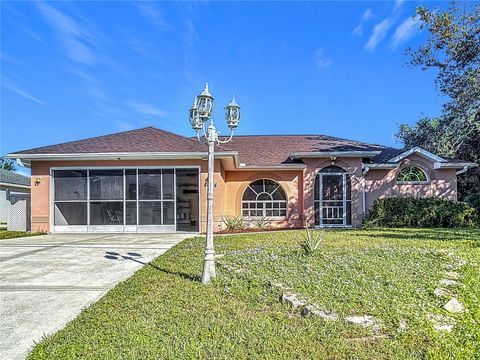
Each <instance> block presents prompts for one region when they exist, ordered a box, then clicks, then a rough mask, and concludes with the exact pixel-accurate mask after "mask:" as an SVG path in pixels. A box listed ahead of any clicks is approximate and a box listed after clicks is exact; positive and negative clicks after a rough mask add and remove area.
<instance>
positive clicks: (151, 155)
mask: <svg viewBox="0 0 480 360" xmlns="http://www.w3.org/2000/svg"><path fill="white" fill-rule="evenodd" d="M207 156H208V153H207V152H135V153H134V152H122V153H120V152H118V153H65V154H21V153H13V154H7V156H6V157H7V158H10V159H20V160H21V162H22V163H23V164H26V165H30V164H31V162H32V161H60V160H73V161H81V160H161V159H164V160H166V159H175V160H177V159H206V158H207ZM215 157H216V158H217V159H222V158H228V157H233V158H234V161H235V163H236V164H237V163H238V159H237V158H238V152H236V151H228V152H226V151H223V152H216V153H215Z"/></svg>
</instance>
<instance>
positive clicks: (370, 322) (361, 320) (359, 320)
mask: <svg viewBox="0 0 480 360" xmlns="http://www.w3.org/2000/svg"><path fill="white" fill-rule="evenodd" d="M345 321H346V322H349V323H352V324H356V325H360V326H362V327H365V328H366V327H370V326H375V325H377V326H378V322H377V320H376V319H375V318H374V317H373V316H370V315H364V316H347V317H346V318H345Z"/></svg>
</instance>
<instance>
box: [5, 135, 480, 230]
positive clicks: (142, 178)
mask: <svg viewBox="0 0 480 360" xmlns="http://www.w3.org/2000/svg"><path fill="white" fill-rule="evenodd" d="M8 156H9V157H10V158H14V159H19V160H20V161H21V162H22V163H23V164H25V165H27V166H31V169H32V187H31V194H32V209H31V219H32V226H31V228H32V230H42V231H47V232H173V231H192V232H199V231H204V230H205V222H206V200H205V199H206V190H205V186H204V184H205V180H206V173H207V159H206V156H207V149H206V146H205V145H202V144H200V143H198V141H196V139H195V140H194V139H191V138H188V137H184V136H180V135H176V134H173V133H170V132H167V131H163V130H160V129H157V128H153V127H147V128H143V129H138V130H132V131H127V132H122V133H117V134H112V135H106V136H100V137H95V138H90V139H85V140H79V141H73V142H68V143H63V144H58V145H51V146H45V147H40V148H36V149H30V150H24V151H19V152H15V153H12V154H9V155H8ZM215 159H216V160H215V183H216V188H215V205H214V222H215V229H216V230H217V231H218V230H221V229H222V227H223V222H222V217H223V216H242V217H244V218H245V219H246V220H247V221H251V220H252V219H255V218H257V219H258V218H264V219H268V221H270V222H271V224H272V226H274V227H278V228H287V227H300V226H303V225H304V224H305V223H307V224H309V225H310V226H318V227H358V226H360V225H361V224H362V220H363V218H364V216H365V214H366V213H367V212H368V209H369V208H370V207H371V206H372V203H373V202H374V201H375V200H376V199H378V198H382V197H389V196H406V195H408V196H439V197H443V198H448V199H456V197H457V176H458V175H459V174H461V173H463V172H465V171H467V170H468V168H469V167H473V166H476V164H473V163H469V162H464V161H461V160H453V159H445V158H442V157H440V156H437V155H435V154H432V153H430V152H428V151H425V150H423V149H420V148H413V149H410V150H408V151H403V150H398V149H394V148H389V147H385V146H381V145H372V144H366V143H362V142H358V141H351V140H345V139H340V138H335V137H330V136H324V135H281V136H277V135H271V136H270V135H258V136H256V135H254V136H236V137H234V141H233V142H232V143H229V144H228V145H224V146H221V147H219V148H217V150H216V157H215Z"/></svg>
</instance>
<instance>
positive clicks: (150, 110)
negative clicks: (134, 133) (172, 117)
mask: <svg viewBox="0 0 480 360" xmlns="http://www.w3.org/2000/svg"><path fill="white" fill-rule="evenodd" d="M129 105H130V107H131V108H132V109H133V110H135V111H136V112H138V113H140V114H144V115H153V116H156V117H159V118H165V117H167V116H168V112H166V111H164V110H161V109H159V108H157V107H155V106H153V105H151V104H147V103H139V102H130V103H129Z"/></svg>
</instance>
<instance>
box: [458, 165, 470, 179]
mask: <svg viewBox="0 0 480 360" xmlns="http://www.w3.org/2000/svg"><path fill="white" fill-rule="evenodd" d="M467 171H468V165H465V166H464V167H463V169H462V170H458V171H457V172H456V174H457V176H458V175H462V174H465V173H466V172H467Z"/></svg>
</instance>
